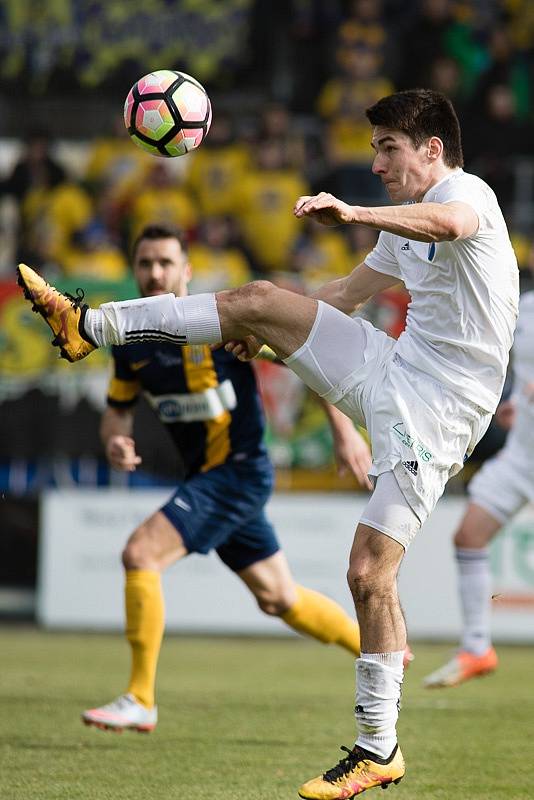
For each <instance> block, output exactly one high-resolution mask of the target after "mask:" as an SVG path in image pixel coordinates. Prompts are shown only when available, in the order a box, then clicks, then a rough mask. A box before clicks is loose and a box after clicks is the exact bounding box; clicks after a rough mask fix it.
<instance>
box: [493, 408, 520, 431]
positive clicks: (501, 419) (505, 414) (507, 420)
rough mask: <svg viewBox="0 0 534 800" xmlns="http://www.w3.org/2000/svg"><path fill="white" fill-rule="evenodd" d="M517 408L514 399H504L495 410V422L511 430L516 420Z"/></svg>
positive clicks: (506, 429)
mask: <svg viewBox="0 0 534 800" xmlns="http://www.w3.org/2000/svg"><path fill="white" fill-rule="evenodd" d="M515 414H516V408H515V403H514V401H513V400H504V401H503V402H502V403H500V404H499V405H498V407H497V411H496V412H495V422H496V423H497V425H500V426H501V428H504V430H505V431H509V430H510V428H511V427H512V425H513V424H514V421H515Z"/></svg>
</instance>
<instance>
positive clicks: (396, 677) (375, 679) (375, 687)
mask: <svg viewBox="0 0 534 800" xmlns="http://www.w3.org/2000/svg"><path fill="white" fill-rule="evenodd" d="M403 659H404V650H399V651H398V652H394V653H361V654H360V658H357V659H356V720H357V722H358V738H357V739H356V744H357V745H360V747H364V748H365V749H366V750H370V751H371V752H372V753H376V755H378V756H380V757H381V758H388V757H389V756H390V755H391V751H392V750H393V748H394V747H395V745H396V744H397V731H396V724H397V717H398V716H399V705H400V695H401V686H402V679H403V675H404V667H403Z"/></svg>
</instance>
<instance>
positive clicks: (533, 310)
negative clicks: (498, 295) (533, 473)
mask: <svg viewBox="0 0 534 800" xmlns="http://www.w3.org/2000/svg"><path fill="white" fill-rule="evenodd" d="M512 358H513V381H514V383H513V399H514V401H515V404H516V418H515V422H514V426H513V428H512V429H511V431H510V433H509V434H508V437H507V440H506V448H507V449H508V448H510V449H513V451H514V453H515V454H516V456H517V458H518V459H520V460H521V461H523V462H526V463H528V464H529V465H530V467H532V465H533V464H534V291H532V292H525V294H523V295H521V299H520V301H519V320H518V323H517V328H516V331H515V337H514V346H513V349H512ZM529 385H530V386H529Z"/></svg>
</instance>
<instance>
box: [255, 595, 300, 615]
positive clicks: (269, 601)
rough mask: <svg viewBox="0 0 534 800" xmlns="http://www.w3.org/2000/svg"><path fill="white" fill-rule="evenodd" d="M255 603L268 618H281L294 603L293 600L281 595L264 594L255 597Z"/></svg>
mask: <svg viewBox="0 0 534 800" xmlns="http://www.w3.org/2000/svg"><path fill="white" fill-rule="evenodd" d="M256 602H257V603H258V606H259V608H260V609H261V610H262V611H263V613H264V614H267V615H268V616H269V617H281V616H282V615H283V614H285V613H286V611H289V609H290V608H291V606H292V605H293V603H294V598H292V597H290V596H289V595H288V596H287V597H286V596H285V595H284V594H283V593H274V592H265V593H262V594H261V595H256Z"/></svg>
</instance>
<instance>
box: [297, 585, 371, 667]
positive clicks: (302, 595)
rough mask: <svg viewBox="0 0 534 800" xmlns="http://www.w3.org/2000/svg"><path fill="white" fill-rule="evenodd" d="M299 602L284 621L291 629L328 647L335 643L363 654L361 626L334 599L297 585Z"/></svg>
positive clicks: (352, 651) (355, 653)
mask: <svg viewBox="0 0 534 800" xmlns="http://www.w3.org/2000/svg"><path fill="white" fill-rule="evenodd" d="M296 589H297V601H296V603H294V604H293V605H292V606H291V608H290V609H289V611H286V613H285V614H282V619H283V620H284V622H285V623H287V625H289V626H290V627H291V628H294V629H295V630H296V631H299V632H300V633H307V634H308V635H309V636H313V637H314V638H315V639H319V641H321V642H326V643H328V644H330V643H332V642H333V643H335V644H339V645H340V646H341V647H345V648H346V649H347V650H350V652H351V653H354V655H355V656H359V655H360V629H359V627H358V623H357V622H356V621H355V620H353V619H351V618H350V617H349V615H348V614H346V613H345V611H344V610H343V609H342V608H341V606H340V605H338V604H337V603H336V602H334V600H330V598H329V597H325V595H324V594H320V593H319V592H314V591H312V589H306V588H305V587H304V586H297V587H296Z"/></svg>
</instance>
